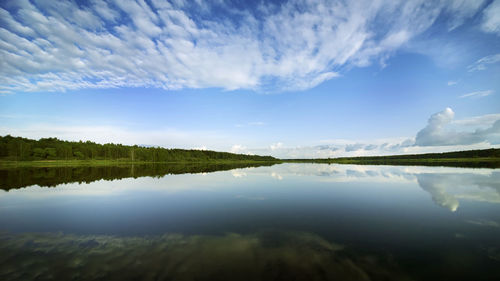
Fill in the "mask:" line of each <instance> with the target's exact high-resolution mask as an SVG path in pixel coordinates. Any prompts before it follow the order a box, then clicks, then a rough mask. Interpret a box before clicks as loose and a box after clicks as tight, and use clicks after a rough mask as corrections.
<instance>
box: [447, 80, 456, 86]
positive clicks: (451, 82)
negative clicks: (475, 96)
mask: <svg viewBox="0 0 500 281" xmlns="http://www.w3.org/2000/svg"><path fill="white" fill-rule="evenodd" d="M457 83H458V82H457V81H448V86H454V85H456V84H457Z"/></svg>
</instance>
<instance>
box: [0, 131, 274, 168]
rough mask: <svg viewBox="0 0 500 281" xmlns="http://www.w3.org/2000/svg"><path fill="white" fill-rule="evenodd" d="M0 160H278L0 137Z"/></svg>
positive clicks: (208, 152) (45, 139)
mask: <svg viewBox="0 0 500 281" xmlns="http://www.w3.org/2000/svg"><path fill="white" fill-rule="evenodd" d="M0 160H12V161H30V160H125V161H147V162H183V161H193V162H194V161H196V162H203V161H210V160H238V161H241V160H246V161H277V160H278V159H276V158H274V157H271V156H258V155H246V154H234V153H229V152H217V151H210V150H193V149H191V150H188V149H166V148H161V147H144V146H137V145H134V146H130V145H122V144H113V143H107V144H98V143H95V142H91V141H86V142H83V141H79V142H74V141H63V140H59V139H57V138H42V139H40V140H33V139H27V138H22V137H12V136H10V135H7V136H0Z"/></svg>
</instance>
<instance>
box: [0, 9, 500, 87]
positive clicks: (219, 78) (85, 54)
mask: <svg viewBox="0 0 500 281" xmlns="http://www.w3.org/2000/svg"><path fill="white" fill-rule="evenodd" d="M196 2H199V3H198V4H197V3H196ZM497 2H498V1H496V2H495V3H494V4H491V5H490V8H489V9H493V8H494V7H496V6H494V5H497ZM481 3H482V1H441V2H440V3H437V4H436V3H433V4H432V5H429V4H428V1H423V0H414V1H393V0H390V1H389V0H387V1H364V0H359V1H333V2H331V1H301V0H292V1H288V2H286V3H283V4H281V5H274V4H261V5H259V6H258V7H246V8H241V7H236V6H235V5H233V4H231V3H229V2H226V1H220V2H219V1H217V2H216V3H212V4H207V3H205V2H202V1H186V2H184V1H174V3H168V2H163V1H157V0H153V1H147V2H146V1H133V0H127V1H124V0H120V1H88V2H85V3H79V4H76V3H73V2H69V1H37V0H34V1H29V0H24V1H8V2H5V1H4V2H2V4H0V7H1V8H0V55H1V57H2V60H1V64H0V66H1V67H0V92H3V93H10V92H19V91H65V90H72V89H82V88H116V87H157V88H164V89H179V88H206V87H220V88H224V89H228V90H232V89H257V90H259V89H263V90H300V89H307V88H311V87H314V86H316V85H318V84H320V83H322V82H323V81H325V80H328V79H332V78H333V77H336V76H338V75H339V72H341V71H342V69H344V68H348V67H352V66H367V65H369V64H371V63H372V62H373V61H379V62H382V63H383V61H384V60H386V59H387V58H388V57H389V56H390V55H391V54H392V53H393V52H394V51H395V50H397V49H398V48H400V47H401V46H403V45H404V44H405V43H407V42H408V41H409V40H411V39H412V38H413V37H415V36H416V35H418V34H420V33H422V32H424V31H425V30H427V29H428V28H429V27H430V26H431V25H432V24H433V23H434V22H435V21H436V19H437V17H438V16H440V15H447V16H446V20H448V21H449V22H450V23H449V28H450V30H451V29H454V28H456V27H457V26H460V25H461V24H462V23H463V22H464V20H465V19H467V18H469V17H471V16H472V15H474V14H475V13H476V11H477V10H478V9H479V8H480V7H481ZM489 15H490V12H488V11H486V12H485V17H486V18H487V20H485V23H484V26H486V27H485V28H487V29H488V31H490V30H491V29H492V28H493V29H494V28H495V27H494V24H492V23H491V22H493V23H494V21H492V20H490V16H489ZM493 15H494V14H493Z"/></svg>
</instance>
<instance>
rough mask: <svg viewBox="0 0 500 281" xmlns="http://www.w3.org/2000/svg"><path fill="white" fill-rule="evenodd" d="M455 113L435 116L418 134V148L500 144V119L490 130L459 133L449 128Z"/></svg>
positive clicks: (480, 129)
mask: <svg viewBox="0 0 500 281" xmlns="http://www.w3.org/2000/svg"><path fill="white" fill-rule="evenodd" d="M454 116H455V113H454V112H453V110H452V109H451V108H446V109H445V110H443V111H441V112H438V113H436V114H433V115H432V116H431V117H430V118H429V121H428V123H427V126H426V127H425V128H423V129H422V130H420V131H419V132H418V133H417V136H416V138H415V145H417V146H446V145H470V144H476V143H480V142H488V143H491V144H498V143H500V119H498V120H496V121H495V122H494V123H493V124H492V125H491V126H490V127H488V128H478V129H476V130H474V131H472V132H467V131H462V132H458V131H455V130H451V129H448V128H447V125H449V124H450V123H451V122H452V120H453V118H454Z"/></svg>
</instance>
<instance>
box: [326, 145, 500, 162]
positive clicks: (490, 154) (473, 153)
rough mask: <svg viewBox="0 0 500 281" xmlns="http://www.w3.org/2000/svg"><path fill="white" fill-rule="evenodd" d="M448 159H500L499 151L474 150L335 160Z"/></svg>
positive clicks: (493, 149) (494, 149)
mask: <svg viewBox="0 0 500 281" xmlns="http://www.w3.org/2000/svg"><path fill="white" fill-rule="evenodd" d="M443 158H445V159H450V158H500V149H498V148H490V149H476V150H464V151H453V152H442V153H424V154H404V155H389V156H360V157H341V158H335V159H337V160H341V159H343V160H383V159H443Z"/></svg>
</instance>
